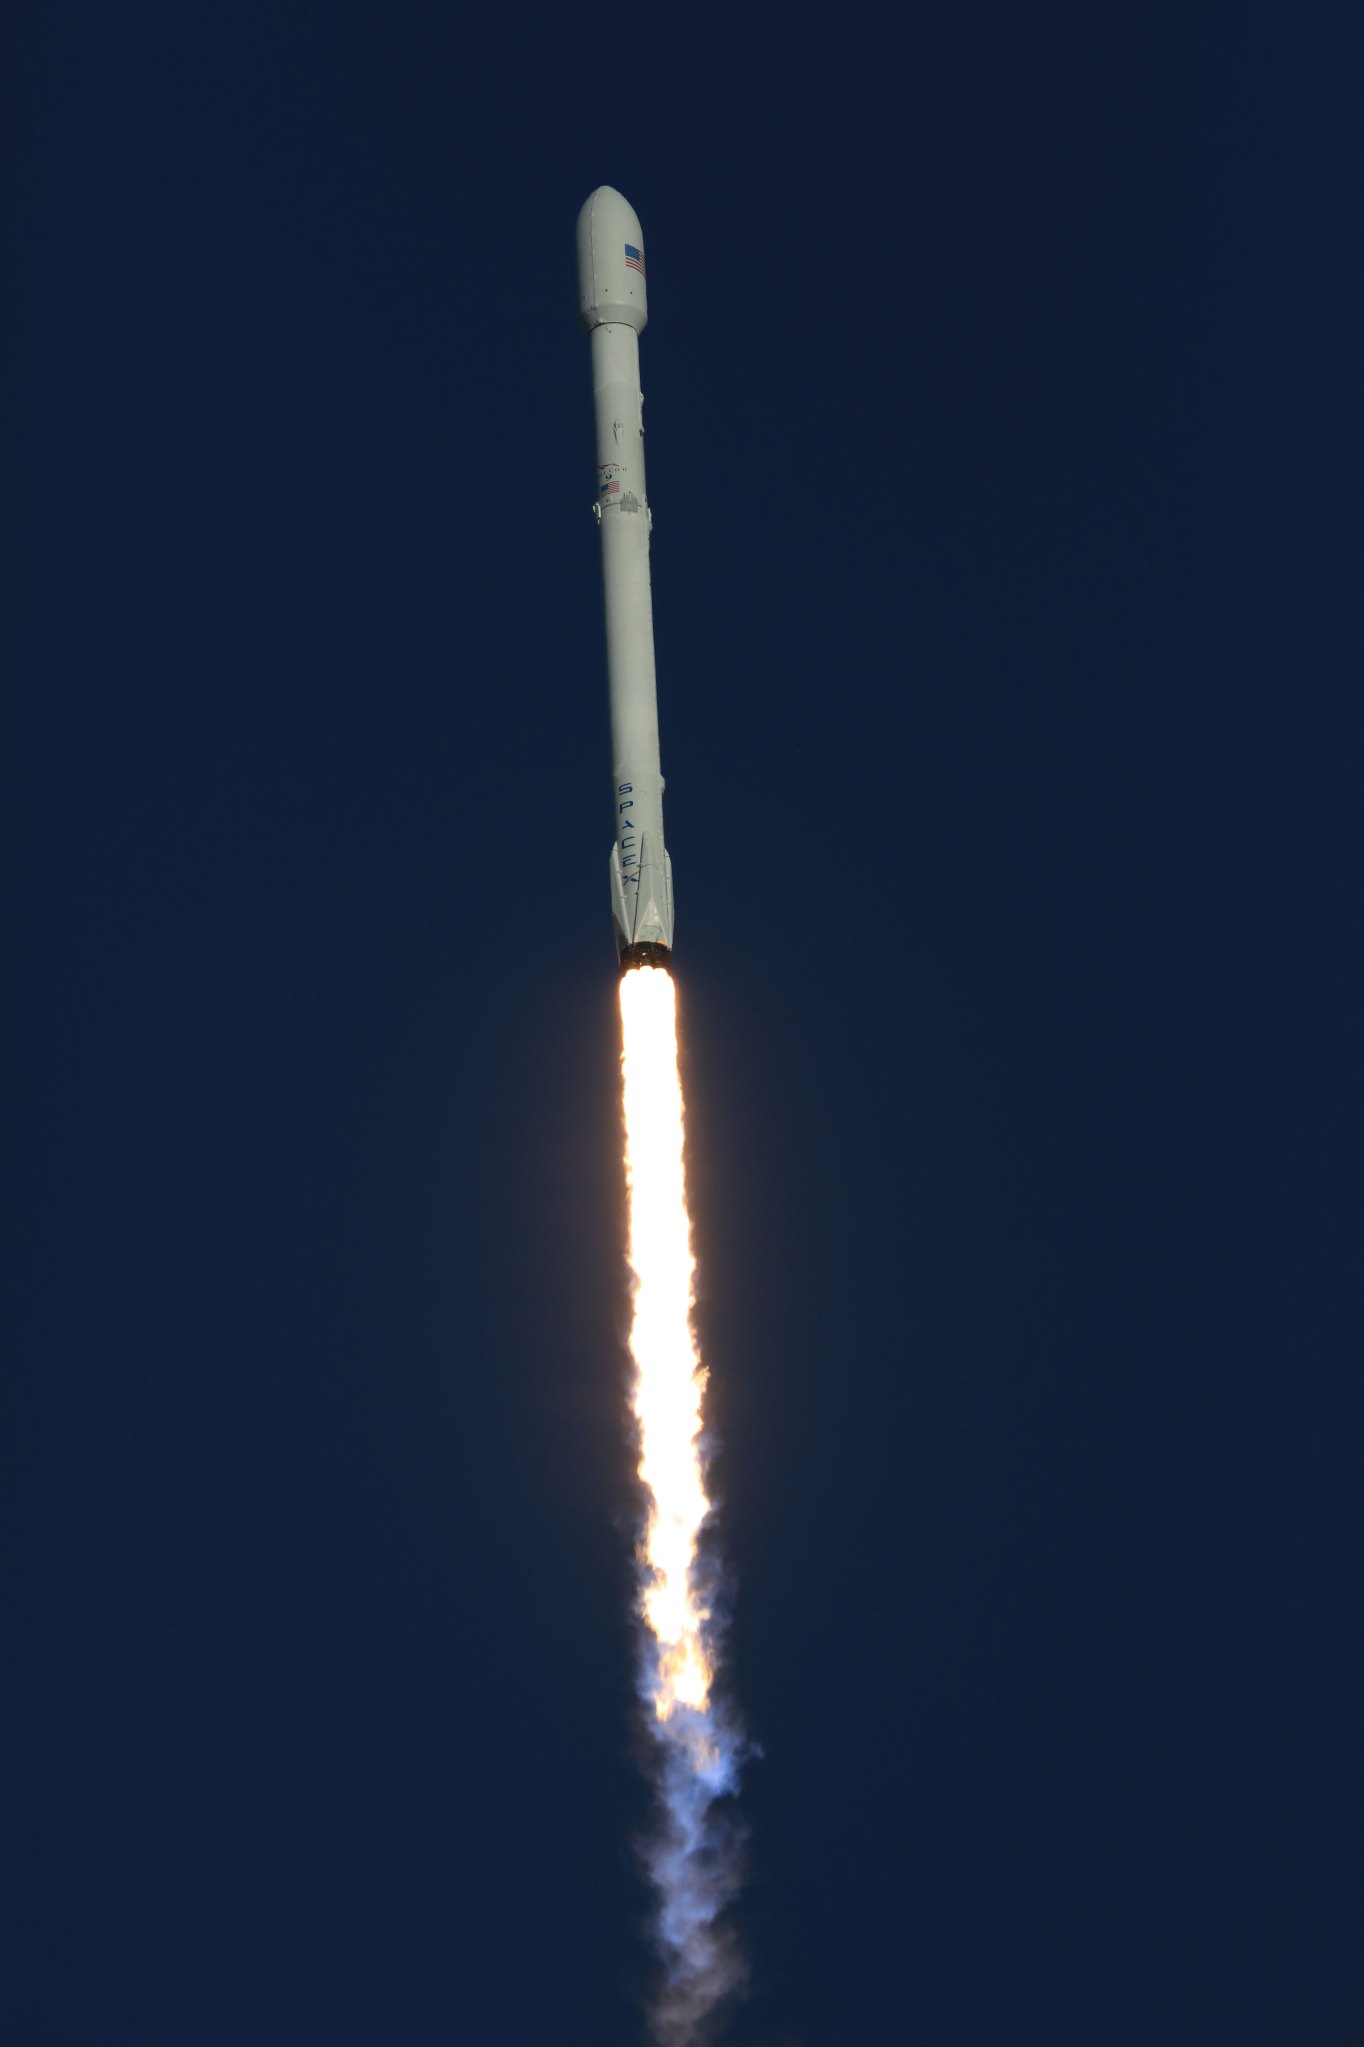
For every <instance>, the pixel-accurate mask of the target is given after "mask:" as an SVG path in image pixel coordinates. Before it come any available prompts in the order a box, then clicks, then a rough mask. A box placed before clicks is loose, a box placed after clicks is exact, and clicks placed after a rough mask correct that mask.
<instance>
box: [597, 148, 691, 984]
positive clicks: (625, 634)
mask: <svg viewBox="0 0 1364 2047" xmlns="http://www.w3.org/2000/svg"><path fill="white" fill-rule="evenodd" d="M578 309H579V312H580V314H581V316H582V322H583V325H584V327H586V329H587V331H588V334H589V336H590V337H591V342H592V396H593V401H594V405H595V410H596V420H597V496H596V504H595V507H594V509H595V512H596V518H597V524H598V526H599V527H600V528H601V567H602V590H603V595H604V598H605V603H606V674H607V683H608V687H609V689H610V696H611V759H612V767H613V770H614V772H613V774H612V778H611V805H612V812H613V815H614V818H615V844H614V845H613V846H612V848H611V915H612V918H613V920H614V923H615V927H616V948H617V951H618V952H619V954H620V962H621V967H622V970H628V969H629V968H630V967H632V966H642V965H645V964H649V965H656V966H666V965H667V964H668V958H669V955H670V953H671V951H672V943H673V877H672V862H671V861H670V860H669V858H668V849H667V847H666V845H665V844H664V841H663V774H662V770H661V768H660V765H659V754H658V694H657V681H656V676H655V671H654V614H653V595H652V591H651V588H650V583H649V534H650V530H651V528H652V525H653V518H652V515H651V513H650V511H649V498H648V493H647V491H646V489H645V483H644V396H643V393H642V392H641V390H640V387H639V337H640V334H641V332H642V331H643V328H644V324H645V321H646V320H647V319H648V317H649V311H648V289H647V286H646V283H645V272H644V235H643V232H642V230H641V228H640V225H639V219H638V216H637V215H636V213H635V210H634V208H633V206H631V205H630V203H629V201H628V200H626V199H623V198H622V197H621V195H620V193H619V192H615V191H613V190H612V189H611V187H610V186H609V185H602V186H600V187H599V188H598V190H597V191H595V192H594V193H593V194H592V196H591V198H590V199H589V200H588V201H587V203H586V205H585V206H584V207H583V210H582V212H581V213H580V214H579V215H578Z"/></svg>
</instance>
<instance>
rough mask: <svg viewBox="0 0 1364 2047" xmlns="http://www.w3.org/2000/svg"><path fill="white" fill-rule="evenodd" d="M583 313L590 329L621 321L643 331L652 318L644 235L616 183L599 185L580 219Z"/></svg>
mask: <svg viewBox="0 0 1364 2047" xmlns="http://www.w3.org/2000/svg"><path fill="white" fill-rule="evenodd" d="M578 312H579V314H580V316H581V319H582V323H583V325H584V327H586V328H588V329H589V330H590V329H591V328H593V327H602V326H606V325H607V324H609V323H612V322H618V323H619V324H620V325H622V326H626V327H633V328H634V329H635V331H636V333H638V332H639V331H640V330H641V329H642V328H643V326H644V323H645V321H646V320H647V319H648V317H649V301H648V293H647V290H646V288H645V282H644V231H643V229H642V228H641V227H640V224H639V215H638V214H637V213H636V212H635V209H634V207H633V206H632V205H631V204H630V202H629V200H628V199H626V198H625V197H623V195H622V194H621V193H619V192H617V191H616V189H615V187H614V186H612V185H598V187H597V189H596V191H595V192H593V193H592V194H591V196H590V198H588V199H586V200H585V201H584V203H583V208H582V211H581V213H580V214H579V215H578Z"/></svg>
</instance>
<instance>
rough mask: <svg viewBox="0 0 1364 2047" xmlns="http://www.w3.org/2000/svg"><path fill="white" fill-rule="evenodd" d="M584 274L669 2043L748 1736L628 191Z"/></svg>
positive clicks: (611, 198)
mask: <svg viewBox="0 0 1364 2047" xmlns="http://www.w3.org/2000/svg"><path fill="white" fill-rule="evenodd" d="M578 287H579V310H580V312H581V315H582V320H583V325H584V326H585V327H586V329H587V331H588V334H589V335H590V337H591V343H592V390H593V397H594V400H595V406H596V428H597V496H596V514H597V524H598V526H599V528H600V530H601V550H602V586H603V591H604V595H605V603H606V665H607V679H608V683H609V686H610V698H611V748H612V755H611V757H612V768H613V773H612V778H611V802H612V811H613V815H614V818H615V843H614V844H613V846H612V848H611V913H612V917H613V919H614V922H615V927H616V946H617V950H618V952H619V955H620V965H621V980H620V1020H621V1084H622V1106H623V1110H624V1124H625V1180H626V1190H627V1195H628V1220H629V1241H628V1248H627V1260H628V1263H629V1267H630V1271H631V1274H632V1276H633V1307H632V1316H631V1325H630V1339H629V1344H630V1359H631V1363H632V1366H633V1373H632V1379H631V1388H630V1402H631V1411H632V1416H633V1421H634V1427H635V1432H636V1438H637V1442H638V1449H639V1480H640V1488H641V1506H642V1514H641V1526H640V1540H639V1546H638V1579H637V1593H638V1617H639V1623H640V1627H639V1637H638V1686H639V1695H640V1700H641V1704H642V1706H643V1711H644V1723H645V1726H646V1728H647V1729H648V1733H649V1739H650V1748H651V1754H652V1757H653V1763H654V1772H653V1774H654V1779H655V1789H656V1792H657V1800H658V1803H657V1812H656V1825H655V1827H654V1829H653V1831H652V1833H651V1835H650V1837H649V1839H648V1841H647V1843H646V1844H644V1859H645V1864H646V1867H647V1870H648V1874H649V1878H650V1881H651V1883H652V1885H653V1889H654V1893H655V1900H656V1906H657V1910H656V1914H655V1922H654V1931H655V1937H656V1941H657V1945H658V1951H659V1956H660V1960H661V1962H662V1979H661V1984H660V1987H659V1991H658V1995H657V1997H656V1999H655V2002H654V2005H653V2009H652V2013H651V2018H652V2027H653V2034H654V2038H655V2040H656V2041H657V2042H658V2043H659V2047H699V2043H700V2042H701V2041H702V2040H703V2039H709V2038H710V2037H711V2025H712V2021H713V2019H714V2017H715V2014H716V2012H717V2010H718V2008H719V2007H721V2006H722V2005H724V2004H725V2003H726V2002H727V2001H728V2000H729V1999H731V1998H732V1997H734V1996H736V1995H737V1994H738V1993H739V1992H740V1990H741V1989H742V1986H743V1978H744V1967H743V1958H742V1956H741V1954H740V1953H739V1950H738V1948H737V1946H736V1945H735V1942H734V1940H733V1937H732V1929H731V1928H730V1926H729V1924H728V1920H727V1916H726V1915H727V1907H728V1906H729V1904H730V1902H731V1900H732V1899H733V1897H734V1895H735V1893H736V1890H737V1888H738V1883H739V1877H740V1861H741V1858H740V1855H739V1852H738V1851H739V1842H740V1839H741V1829H740V1827H739V1825H738V1821H737V1818H736V1816H735V1813H734V1810H733V1794H734V1793H735V1791H736V1790H737V1787H738V1779H739V1773H740V1769H741V1766H742V1764H743V1762H744V1760H745V1756H746V1754H747V1750H746V1746H745V1743H744V1739H743V1736H742V1733H741V1730H740V1728H739V1726H738V1723H737V1720H736V1719H735V1717H734V1715H733V1713H732V1711H731V1710H730V1708H729V1706H728V1704H727V1702H726V1700H725V1699H724V1698H723V1696H721V1695H720V1694H718V1693H717V1691H716V1686H715V1678H716V1668H717V1652H718V1647H719V1638H720V1632H721V1627H720V1618H721V1616H722V1614H723V1610H724V1604H725V1601H724V1588H723V1585H722V1583H721V1581H720V1574H719V1564H718V1559H717V1557H716V1555H715V1552H714V1547H713V1544H711V1543H710V1542H709V1541H708V1539H707V1533H706V1532H707V1530H708V1529H709V1527H710V1524H711V1520H712V1513H713V1510H712V1504H711V1500H710V1496H709V1492H708V1489H707V1447H706V1430H705V1421H704V1415H703V1405H704V1395H705V1386H706V1373H705V1369H704V1367H703V1366H702V1363H701V1359H700V1354H699V1352H698V1349H697V1342H696V1332H695V1329H694V1327H693V1321H692V1310H693V1306H694V1299H695V1296H694V1273H695V1263H694V1259H693V1255H692V1244H691V1218H690V1215H689V1213H688V1209H687V1189H686V1171H685V1143H684V1121H685V1118H684V1106H683V1100H682V1082H681V1075H680V1071H679V1065H678V1049H677V1001H678V991H677V988H676V987H675V985H674V982H673V978H672V942H673V885H672V865H671V862H670V861H669V859H668V849H667V847H666V845H665V844H664V839H663V775H662V772H661V769H660V766H659V752H658V703H657V696H656V687H655V677H654V630H653V598H652V594H651V591H650V584H649V533H650V527H651V524H652V521H651V518H650V513H649V500H648V495H647V492H646V490H645V484H644V420H643V404H644V400H643V397H642V396H641V393H640V388H639V336H640V333H641V331H642V329H643V327H644V323H645V320H646V318H647V316H648V303H647V299H646V296H645V289H646V288H645V277H644V236H643V234H642V232H641V230H640V225H639V220H638V217H637V216H636V214H635V211H634V209H633V207H631V206H630V205H629V204H628V202H627V201H626V200H624V199H623V198H622V197H621V195H620V193H619V192H614V191H612V190H611V188H610V186H608V185H603V186H602V187H600V189H599V190H597V191H596V192H594V193H593V194H592V196H591V198H590V199H589V200H588V201H587V204H586V205H585V206H584V207H583V209H582V212H581V213H580V214H579V216H578ZM660 969H662V971H659V970H660ZM717 1600H718V1606H719V1611H718V1612H717Z"/></svg>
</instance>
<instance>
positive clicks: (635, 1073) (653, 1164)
mask: <svg viewBox="0 0 1364 2047" xmlns="http://www.w3.org/2000/svg"><path fill="white" fill-rule="evenodd" d="M620 1013H621V1040H622V1052H621V1073H622V1078H623V1083H624V1105H625V1174H626V1184H627V1188H628V1194H629V1252H628V1256H629V1262H630V1267H631V1270H632V1271H633V1273H634V1276H635V1300H634V1320H633V1325H632V1327H631V1331H630V1355H631V1357H632V1359H633V1361H634V1367H635V1372H634V1385H633V1391H632V1402H633V1410H634V1416H635V1421H636V1423H637V1425H638V1430H639V1453H640V1455H639V1475H640V1479H641V1481H642V1483H643V1486H644V1491H645V1526H644V1533H643V1539H642V1542H641V1546H640V1552H639V1570H640V1615H641V1619H642V1622H643V1629H642V1635H641V1643H640V1670H639V1683H640V1693H641V1697H642V1699H643V1702H644V1708H645V1718H646V1723H647V1727H648V1732H649V1738H650V1744H651V1746H652V1748H653V1751H654V1755H655V1759H656V1761H657V1766H658V1769H657V1783H658V1792H659V1799H660V1811H659V1815H658V1823H657V1827H656V1830H655V1832H654V1834H653V1836H652V1838H651V1839H650V1841H649V1842H648V1844H647V1846H646V1849H645V1859H646V1862H647V1865H648V1869H649V1874H650V1876H651V1878H652V1881H653V1884H654V1887H655V1890H656V1893H657V1917H656V1925H655V1933H656V1937H657V1941H658V1946H659V1950H660V1954H661V1956H662V1961H663V1971H664V1981H663V1987H662V1990H661V1993H660V1995H659V1997H658V1999H657V2001H656V2004H655V2007H654V2011H653V2014H652V2017H653V2027H654V2033H655V2036H656V2038H657V2039H658V2040H659V2041H660V2042H661V2043H663V2047H691V2043H693V2042H699V2041H700V2040H702V2039H703V2038H704V2037H705V2035H706V2031H707V2025H708V2021H709V2020H710V2018H711V2017H712V2016H713V2015H714V2014H715V2013H716V2012H717V2010H718V2008H719V2007H720V2005H721V2004H722V2003H724V2002H725V2001H726V2000H727V1999H728V1998H729V1997H731V1996H732V1995H733V1994H734V1993H736V1992H737V1991H738V1990H740V1989H741V1988H742V1984H743V1975H744V1970H743V1963H742V1959H741V1957H740V1955H739V1954H738V1952H737V1949H736V1948H735V1946H734V1944H733V1940H732V1937H731V1935H730V1933H729V1930H728V1928H727V1927H725V1926H724V1925H723V1924H722V1923H721V1915H722V1913H723V1911H724V1907H725V1906H726V1905H727V1904H728V1902H729V1900H730V1899H731V1898H732V1897H733V1895H734V1893H735V1890H736V1889H737V1886H738V1880H739V1870H738V1861H737V1843H736V1839H735V1833H734V1830H733V1828H732V1827H731V1826H730V1825H728V1824H727V1822H726V1816H725V1814H724V1813H723V1812H722V1811H719V1810H717V1806H716V1802H717V1800H720V1799H723V1798H725V1797H726V1796H727V1795H728V1794H730V1793H732V1792H733V1791H734V1790H735V1789H736V1788H737V1783H738V1774H739V1767H740V1764H741V1763H742V1761H743V1745H742V1742H741V1739H740V1736H739V1733H738V1730H737V1728H736V1727H735V1725H734V1724H733V1721H732V1720H731V1719H730V1718H729V1717H728V1716H727V1714H726V1713H725V1712H724V1710H723V1708H722V1706H721V1704H720V1702H719V1701H718V1700H717V1699H716V1697H715V1695H714V1679H715V1656H716V1644H715V1617H714V1614H713V1612H712V1608H711V1604H710V1600H709V1598H708V1596H707V1594H706V1592H705V1590H704V1587H703V1586H702V1584H701V1583H700V1581H699V1579H698V1556H697V1545H698V1540H699V1538H700V1534H701V1530H702V1527H703V1525H704V1523H705V1521H706V1518H707V1516H708V1515H709V1513H710V1511H711V1509H710V1501H709V1499H708V1498H707V1494H706V1474H705V1463H704V1459H703V1456H702V1451H701V1430H702V1413H701V1402H702V1394H703V1391H704V1387H705V1376H706V1375H705V1372H704V1369H703V1367H702V1365H701V1361H700V1358H699V1356H698V1354H697V1349H696V1340H695V1336H694V1334H693V1331H692V1325H691V1310H692V1301H693V1287H692V1280H693V1273H694V1271H695V1262H694V1260H693V1257H692V1249H691V1222H690V1219H689V1217H688V1213H687V1195H686V1183H685V1176H684V1169H683V1156H682V1146H683V1134H682V1120H683V1111H682V1084H681V1079H680V1077H679V1073H678V1064H677V1006H676V991H675V989H674V986H673V981H672V976H671V975H670V974H669V973H668V972H667V971H666V969H664V968H661V967H652V966H640V967H636V968H634V969H633V970H632V971H631V972H629V973H626V974H625V975H623V976H622V978H621V983H620Z"/></svg>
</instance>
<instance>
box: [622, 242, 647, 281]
mask: <svg viewBox="0 0 1364 2047" xmlns="http://www.w3.org/2000/svg"><path fill="white" fill-rule="evenodd" d="M625 267H626V269H627V270H637V271H638V272H639V274H640V276H641V277H643V275H644V252H643V250H642V249H632V248H631V247H630V244H629V243H628V242H627V243H626V244H625Z"/></svg>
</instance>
